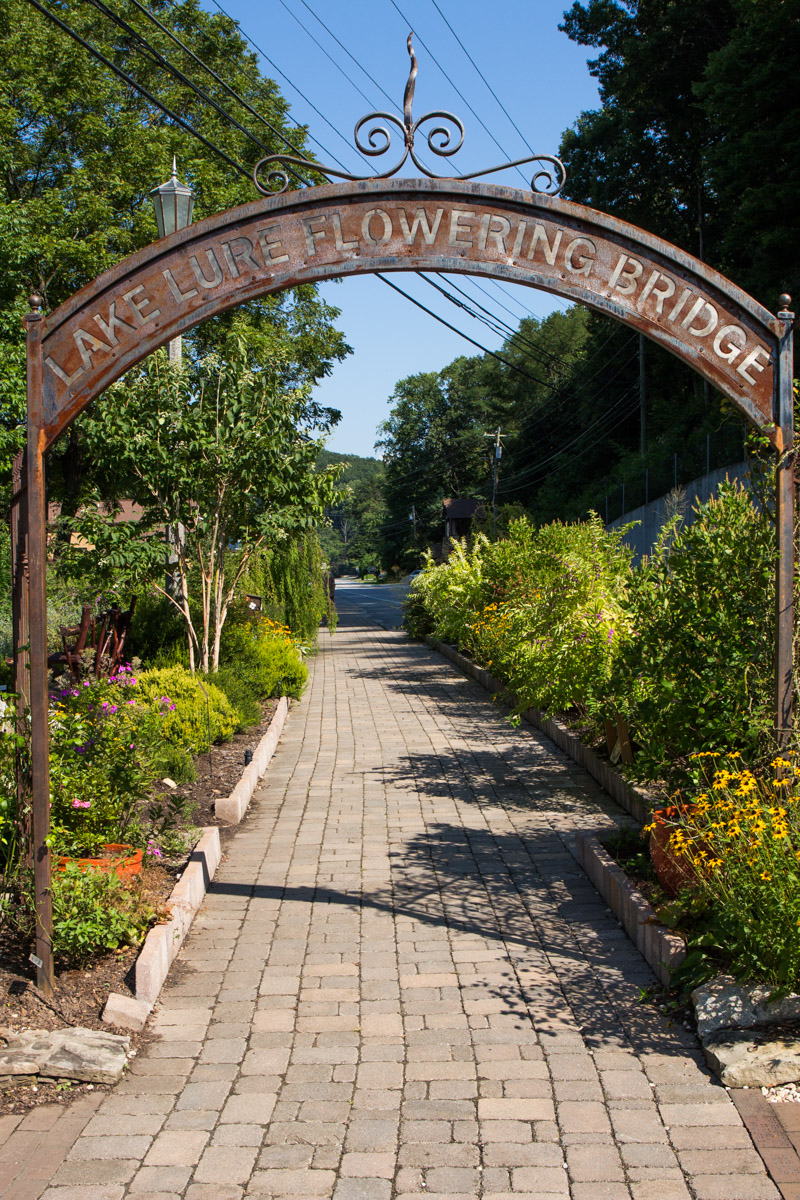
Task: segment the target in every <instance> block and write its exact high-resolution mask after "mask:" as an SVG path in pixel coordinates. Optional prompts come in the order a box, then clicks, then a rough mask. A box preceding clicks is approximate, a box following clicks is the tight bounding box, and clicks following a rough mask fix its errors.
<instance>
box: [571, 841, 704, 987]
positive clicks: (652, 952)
mask: <svg viewBox="0 0 800 1200" xmlns="http://www.w3.org/2000/svg"><path fill="white" fill-rule="evenodd" d="M575 842H576V846H577V858H578V862H579V863H580V865H581V866H582V867H583V869H584V871H585V872H586V874H587V875H588V876H589V879H590V880H591V882H592V883H593V885H594V886H595V888H596V889H597V891H598V892H599V893H600V895H601V896H602V897H603V899H604V900H605V902H606V904H607V905H608V907H609V908H610V909H611V911H612V912H613V914H614V916H615V917H616V918H617V920H618V921H619V922H620V923H621V924H622V927H623V929H624V930H625V932H626V933H627V935H628V937H629V938H630V939H631V941H632V942H633V943H634V945H635V946H636V948H637V949H638V951H639V953H640V954H641V955H642V957H643V958H644V959H645V961H646V962H647V964H648V966H649V967H650V968H651V970H652V971H653V974H654V975H655V976H656V978H657V979H658V981H659V983H661V984H663V985H664V987H669V973H670V968H671V967H672V968H675V967H677V966H678V965H679V964H680V963H681V962H683V959H684V958H685V957H686V943H685V942H684V940H683V938H682V937H680V936H679V935H678V934H677V933H674V932H673V930H671V929H668V928H667V926H666V925H662V924H661V922H660V921H659V920H658V918H657V917H656V914H655V910H654V909H653V907H652V906H651V905H650V904H648V902H647V901H646V900H645V898H644V896H643V895H642V893H641V892H640V891H639V889H638V888H636V887H634V885H633V884H632V883H631V881H630V879H628V876H627V875H626V874H625V872H624V871H623V870H622V868H621V867H620V866H619V865H618V864H617V863H615V862H614V860H613V858H611V856H610V855H609V854H607V853H606V852H605V850H604V849H603V847H602V846H601V845H600V843H599V841H598V840H597V838H596V837H593V836H592V835H591V834H588V833H578V834H577V835H576V837H575Z"/></svg>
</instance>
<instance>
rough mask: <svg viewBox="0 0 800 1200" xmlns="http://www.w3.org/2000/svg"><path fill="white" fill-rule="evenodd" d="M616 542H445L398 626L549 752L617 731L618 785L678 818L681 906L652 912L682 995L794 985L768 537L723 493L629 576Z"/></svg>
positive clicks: (747, 509)
mask: <svg viewBox="0 0 800 1200" xmlns="http://www.w3.org/2000/svg"><path fill="white" fill-rule="evenodd" d="M623 532H624V531H620V530H616V531H606V530H605V529H604V527H603V526H602V523H601V522H600V521H599V520H598V519H597V518H596V517H592V518H591V519H590V520H589V521H587V522H584V523H579V524H576V525H573V526H566V525H561V524H558V523H556V524H554V525H551V526H546V527H543V528H540V529H537V528H535V527H534V525H533V524H532V523H531V522H530V521H529V520H528V519H527V518H522V519H520V520H517V521H513V522H512V523H511V525H510V528H509V534H508V537H507V538H504V539H502V540H500V541H497V542H490V541H489V540H488V539H487V538H485V537H483V536H482V535H478V536H477V537H476V538H475V539H474V540H473V541H472V542H470V543H466V542H463V543H457V544H456V546H455V548H454V551H453V553H452V554H451V556H450V558H449V559H448V560H447V561H446V562H444V563H439V564H437V563H435V562H434V561H433V559H432V558H429V559H428V561H427V562H426V564H425V567H424V570H423V572H422V573H421V575H420V576H419V577H418V578H417V579H416V580H415V581H414V583H413V585H412V588H411V592H410V595H409V599H408V603H407V612H406V626H407V628H408V629H409V632H410V633H411V634H412V635H414V636H418V637H419V636H428V637H430V638H432V639H433V640H434V641H435V642H436V643H437V644H440V643H441V642H445V643H451V644H452V645H454V646H456V647H458V651H464V652H465V653H466V654H468V655H470V656H471V659H472V660H473V662H472V665H471V672H472V673H474V674H475V676H476V678H478V679H479V680H480V681H481V682H484V678H483V677H484V676H485V681H486V683H485V685H486V686H491V688H492V690H500V691H501V692H502V693H503V697H504V699H508V700H509V702H510V703H511V705H512V716H513V718H514V719H519V717H520V716H522V715H525V716H527V717H529V719H531V720H532V721H533V723H534V724H536V725H537V726H538V727H539V728H541V729H543V730H544V731H545V732H548V733H550V732H551V729H552V735H553V736H554V740H556V741H557V743H558V744H559V745H561V744H562V742H563V741H564V739H565V738H569V737H570V736H571V735H570V734H569V733H568V731H567V729H566V728H565V726H566V725H571V727H572V729H573V730H577V731H580V733H581V735H582V736H584V737H585V739H586V741H587V742H588V743H589V745H590V746H592V747H593V748H595V749H596V748H598V747H599V745H600V744H601V742H602V741H603V740H605V739H606V738H608V749H609V751H611V750H612V743H613V741H614V740H615V739H614V737H611V736H610V731H611V730H612V729H613V730H616V731H617V734H618V736H619V743H620V748H621V749H623V750H624V763H623V767H622V769H623V770H624V774H625V776H626V777H627V780H628V781H634V780H639V781H642V782H644V783H645V784H646V786H647V791H648V792H649V793H650V795H651V796H653V795H658V797H659V800H660V803H661V804H662V805H665V806H669V805H670V804H671V805H673V806H675V807H677V808H680V809H681V810H682V811H680V812H679V813H677V814H675V821H674V822H672V818H671V817H669V816H668V827H667V828H666V832H665V836H664V838H663V842H664V847H663V848H665V849H669V851H670V853H674V852H678V856H677V859H676V860H675V868H676V874H675V878H674V881H673V890H674V891H677V892H678V895H677V896H675V897H669V896H667V895H666V894H663V893H662V894H660V895H659V896H657V897H656V902H657V903H659V904H660V905H661V908H660V913H659V915H660V916H662V918H663V919H664V920H665V922H666V923H667V924H669V925H671V926H672V927H674V928H676V929H678V930H679V931H680V932H682V933H685V934H686V936H687V938H688V939H689V942H690V953H689V954H688V955H687V959H686V963H685V964H684V966H683V967H682V968H681V972H682V974H681V975H680V976H679V978H680V979H681V981H682V982H683V983H686V984H692V985H693V984H694V983H696V982H699V981H700V980H701V979H702V978H706V977H708V975H710V974H713V973H714V972H715V971H716V970H719V969H727V970H728V971H729V972H731V973H732V974H735V975H737V976H738V977H740V978H743V979H751V980H754V981H761V982H768V983H770V984H772V985H773V986H776V987H779V988H788V987H797V986H798V985H800V932H799V930H800V927H799V926H798V920H800V906H798V901H797V899H796V897H797V896H798V894H800V888H798V886H797V884H798V883H800V878H798V855H800V826H797V827H796V826H795V823H794V807H793V805H794V799H793V796H794V790H795V783H794V780H795V778H796V776H795V774H794V771H793V768H792V767H790V766H789V765H788V759H787V760H786V761H785V762H781V761H780V760H778V761H777V762H776V763H773V762H772V759H773V758H774V749H773V750H772V751H771V752H770V747H771V741H770V737H771V734H770V717H769V710H770V698H771V685H772V678H771V676H772V670H771V646H772V630H771V620H772V618H771V612H772V607H771V600H770V588H771V583H772V571H773V567H774V538H773V531H772V526H771V523H770V521H769V518H768V517H767V516H765V515H764V513H763V512H761V511H759V510H758V509H757V508H756V507H755V506H754V505H753V503H752V501H751V499H750V497H749V496H748V495H747V494H746V493H744V492H743V491H741V490H740V489H738V488H736V487H734V486H723V487H722V488H721V490H720V494H719V496H718V498H717V499H716V500H714V501H711V502H709V503H708V504H707V505H704V506H701V507H700V508H699V509H698V511H697V515H696V519H695V523H694V525H693V526H692V527H691V528H689V529H687V530H685V531H683V532H679V531H678V523H677V521H673V522H671V523H670V524H668V526H667V527H666V528H665V529H664V530H663V531H662V536H661V539H660V543H659V546H658V547H657V550H656V553H655V554H654V556H653V558H652V559H651V560H650V561H649V562H647V561H645V563H644V564H643V565H642V567H640V568H638V569H636V570H633V569H632V568H631V566H630V558H629V555H628V552H627V550H626V549H625V547H624V546H623V545H622V544H621V536H622V533H623ZM458 651H457V650H452V649H449V650H448V649H445V650H444V652H445V653H448V654H450V655H451V656H455V657H460V655H459V653H458ZM628 731H629V732H630V735H631V741H630V742H629V741H628V740H627V733H628ZM623 740H624V742H625V744H624V746H623ZM716 748H721V749H720V755H719V759H717V756H716V753H715V751H716ZM586 754H590V750H589V749H586ZM631 754H632V759H633V761H632V762H629V761H628V759H629V758H630V757H631ZM724 756H727V760H725V759H724ZM576 757H578V758H580V754H579V753H576ZM612 758H613V755H612ZM712 760H713V762H714V763H715V764H716V765H715V766H714V768H713V770H712V777H711V778H710V779H707V778H705V777H704V776H705V774H707V770H706V768H708V767H709V766H710V764H711V763H712ZM745 761H748V762H750V763H751V764H752V768H751V769H746V768H745V767H744V766H743V765H741V764H743V763H744V762H745ZM601 767H602V768H605V769H606V771H607V773H610V774H614V775H615V777H616V783H617V784H618V785H619V787H618V788H617V787H616V786H615V787H614V788H613V789H609V790H612V791H613V794H615V795H616V794H617V792H618V791H619V792H620V796H619V798H620V802H621V803H623V804H625V805H626V807H628V808H629V811H630V806H629V805H628V803H627V800H628V796H627V791H626V783H625V781H624V780H623V779H621V778H619V777H618V776H616V772H612V770H611V767H610V764H605V763H601V764H599V766H598V767H597V768H596V769H594V770H592V768H591V767H589V768H588V769H590V770H592V773H593V774H595V777H597V778H600V775H601V774H602V773H603V772H602V770H601V769H600V768H601ZM776 772H777V775H776ZM789 778H790V779H791V783H788V782H787V779H789ZM601 782H604V780H601ZM622 793H625V794H622ZM668 797H669V798H668ZM647 799H648V794H647V792H643V791H638V792H637V794H636V800H637V802H638V803H642V802H645V801H646V800H647ZM726 805H727V807H726ZM637 815H639V814H637ZM640 815H641V816H642V817H645V813H644V812H642V813H641V814H640ZM670 843H672V844H671V845H670ZM778 925H780V929H781V932H780V933H779V934H776V933H775V929H776V926H778ZM796 942H797V943H798V948H797V949H796V948H795V943H796Z"/></svg>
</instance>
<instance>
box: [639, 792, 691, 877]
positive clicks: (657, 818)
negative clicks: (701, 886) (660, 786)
mask: <svg viewBox="0 0 800 1200" xmlns="http://www.w3.org/2000/svg"><path fill="white" fill-rule="evenodd" d="M693 808H694V805H692V804H688V805H687V804H682V805H678V806H675V805H673V806H670V807H669V808H659V809H656V811H655V812H654V813H653V825H654V826H655V828H654V829H653V831H652V833H651V834H650V857H651V859H652V860H653V866H654V867H655V870H656V875H657V876H658V882H659V883H660V884H661V886H662V887H663V889H664V891H665V892H667V893H668V895H670V896H677V895H678V893H679V892H680V891H681V890H682V889H683V888H687V887H688V888H692V887H695V886H696V885H697V876H696V875H695V873H694V870H693V868H692V865H691V863H690V862H689V860H688V859H687V858H685V857H684V855H682V854H676V852H675V851H674V850H673V849H672V847H671V846H670V844H669V839H670V837H671V836H672V833H673V831H674V826H675V823H676V822H677V820H678V818H679V817H682V816H686V815H687V814H688V813H690V812H691V811H692V809H693ZM667 822H668V823H667Z"/></svg>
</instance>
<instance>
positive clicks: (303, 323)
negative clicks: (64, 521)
mask: <svg viewBox="0 0 800 1200" xmlns="http://www.w3.org/2000/svg"><path fill="white" fill-rule="evenodd" d="M149 8H150V9H151V10H152V11H153V13H154V14H155V15H156V16H157V17H158V19H159V21H160V22H161V23H162V24H163V25H164V26H165V27H166V29H167V30H168V31H169V33H172V34H174V35H175V36H177V37H179V38H180V39H181V41H182V42H183V43H184V44H185V45H186V46H187V47H188V48H189V50H191V51H193V52H194V53H195V54H196V55H197V56H198V57H199V58H200V59H201V60H202V61H203V62H204V63H206V64H207V65H208V66H209V67H211V68H212V69H213V70H215V71H216V72H217V73H218V74H219V75H220V76H221V77H222V78H224V79H225V80H227V81H228V82H229V84H230V86H231V87H232V88H234V89H235V90H236V91H237V92H238V93H239V94H240V95H241V96H242V97H243V98H244V100H245V101H246V102H247V103H248V104H249V105H250V106H251V108H252V109H253V110H254V111H255V113H258V114H260V118H259V117H256V116H255V115H254V114H253V112H250V111H248V110H247V109H246V108H244V107H243V106H242V105H241V104H239V103H238V102H237V101H235V100H234V99H233V98H232V97H231V96H230V95H229V93H228V92H227V90H226V89H225V88H224V87H223V86H222V84H220V83H219V82H217V81H216V80H215V79H213V78H212V77H211V76H210V75H209V74H207V73H206V72H204V71H203V70H202V68H201V67H200V66H199V65H198V64H197V63H196V62H195V61H194V60H193V59H192V58H191V57H190V55H189V54H188V52H187V51H184V50H182V49H180V48H179V47H176V45H175V43H174V42H173V41H172V40H171V38H170V36H169V33H167V32H163V31H162V30H160V29H158V28H157V27H156V26H155V25H154V24H153V23H152V22H151V21H150V20H149V19H148V18H147V16H146V15H145V14H144V13H142V12H141V11H140V9H138V8H137V7H136V6H135V4H133V3H132V2H131V0H117V3H116V4H115V5H114V11H115V12H116V13H117V14H119V15H120V16H121V17H122V18H123V19H124V20H125V21H127V22H128V23H129V24H130V26H131V27H132V29H133V30H134V31H135V32H136V33H138V34H141V35H142V36H143V37H145V38H147V39H148V40H149V41H151V42H152V43H153V44H154V45H155V47H156V48H157V49H158V51H159V52H160V53H161V54H163V55H164V56H165V57H167V58H169V59H170V60H171V61H172V62H174V64H175V65H176V66H178V67H179V68H180V69H181V70H182V71H184V72H185V73H186V74H187V75H189V76H191V78H192V79H193V80H196V81H197V83H198V84H200V85H202V87H203V88H204V89H205V91H206V92H207V93H208V94H209V95H210V96H211V97H212V98H213V99H214V100H216V102H217V103H218V104H219V105H220V106H222V107H224V108H226V109H227V110H229V111H230V112H232V113H233V114H234V115H235V117H236V120H237V121H238V122H239V123H240V124H241V125H242V126H243V127H244V129H246V130H247V131H249V133H251V134H252V135H253V136H255V137H256V138H258V139H259V140H260V141H261V143H263V146H264V147H265V148H264V149H262V148H261V147H260V146H259V145H258V144H256V143H255V142H254V141H252V140H251V139H250V138H249V137H248V136H246V135H245V134H244V133H241V132H240V131H238V130H236V129H235V128H233V127H232V126H231V124H230V123H229V122H228V121H227V120H225V119H224V117H223V116H221V115H220V113H219V112H217V111H215V110H214V109H213V108H212V107H210V106H209V105H208V104H207V103H205V101H203V100H202V99H201V98H200V97H198V96H197V95H196V94H195V93H194V92H193V91H192V90H191V89H190V88H189V87H188V86H186V85H185V84H183V83H180V82H178V81H177V80H175V79H174V78H172V77H171V76H170V74H169V73H168V72H167V71H166V69H165V68H164V67H163V66H161V65H159V64H158V63H157V62H156V61H154V59H153V58H152V57H151V56H150V55H148V54H147V53H146V52H144V53H143V52H141V47H140V45H139V44H138V43H137V40H136V37H135V36H132V35H130V34H127V33H125V32H123V31H121V30H120V29H119V28H118V27H117V26H116V25H115V24H114V22H113V21H112V20H110V19H109V18H108V17H107V16H105V15H101V14H100V13H99V12H98V9H97V8H95V7H93V6H92V5H89V4H86V5H70V6H69V7H68V8H66V7H60V8H58V14H57V15H60V16H61V17H62V18H63V19H64V20H66V21H67V22H68V23H69V24H71V25H72V26H73V27H75V28H76V29H77V31H78V32H79V33H80V34H81V35H82V36H83V37H84V38H86V39H88V40H89V41H90V42H91V43H92V44H94V45H95V46H97V47H98V49H100V50H101V51H102V52H103V53H104V54H105V55H106V57H107V58H109V59H110V60H111V61H112V62H113V63H115V64H116V65H117V66H119V67H120V68H121V69H123V70H124V71H126V72H127V73H128V74H130V75H132V76H133V77H134V78H135V79H137V80H138V81H139V82H140V83H141V84H142V85H143V86H144V87H146V88H147V89H148V90H149V91H150V92H151V94H153V95H154V96H155V97H156V98H157V99H159V100H160V101H161V102H162V103H164V104H166V105H167V106H169V107H170V108H171V109H172V110H173V111H175V112H176V113H177V114H178V115H179V116H181V117H182V118H184V119H185V120H187V121H188V122H189V123H190V124H191V125H192V126H193V127H194V128H195V129H197V130H198V131H199V132H200V133H202V134H203V135H204V136H205V137H206V138H208V139H209V141H211V142H212V143H214V144H215V145H217V146H219V147H221V148H223V149H224V151H225V153H227V154H228V156H229V157H230V158H231V159H233V160H234V161H236V162H238V163H241V164H242V166H243V168H244V171H245V173H244V174H241V173H239V172H238V171H237V170H236V168H235V167H234V166H232V165H231V164H230V163H226V162H224V161H223V160H222V159H221V158H219V157H218V156H217V155H216V154H215V153H214V152H213V151H212V150H210V149H208V148H207V147H205V146H203V145H202V144H201V143H200V142H199V141H197V140H196V139H195V138H194V137H193V136H192V135H191V134H190V133H188V132H186V131H185V130H183V129H181V128H179V127H178V126H177V125H176V124H175V123H173V122H172V121H171V120H170V119H169V118H167V117H166V116H165V115H164V114H163V113H161V112H160V110H159V109H158V108H156V107H155V106H154V105H152V104H151V103H150V102H149V101H147V100H146V99H144V98H143V97H142V96H141V95H140V94H139V93H138V92H136V91H135V90H134V89H133V88H132V87H131V86H129V85H128V84H127V83H125V82H123V81H122V80H120V79H118V78H117V77H116V76H115V75H113V74H112V73H111V72H110V71H109V70H108V69H107V68H106V67H104V66H102V65H101V64H100V63H98V62H97V61H96V59H94V58H93V57H92V55H91V54H89V53H88V51H86V50H84V49H83V48H82V47H81V46H79V45H77V44H76V43H75V42H74V41H73V40H72V39H71V38H69V37H68V36H67V35H66V34H65V33H63V32H62V31H61V30H59V29H57V28H55V27H54V26H53V25H51V24H50V23H49V22H48V21H47V20H46V19H45V17H43V16H42V15H41V14H39V13H38V12H36V10H34V9H33V8H32V7H31V6H30V5H28V4H27V3H25V0H5V2H4V3H3V4H2V5H0V64H1V65H0V80H1V84H2V85H1V86H0V405H1V406H2V408H1V410H0V411H1V416H0V479H1V478H2V477H3V475H5V476H7V475H8V471H9V468H10V460H11V457H13V453H14V451H15V450H16V449H17V448H18V447H19V446H20V445H21V444H22V440H23V438H24V430H23V428H22V421H23V415H24V407H25V370H24V335H23V329H22V325H21V321H20V318H21V316H22V314H23V312H24V311H25V310H26V308H27V297H28V294H29V293H30V292H31V291H36V292H39V293H40V294H41V295H42V296H43V298H44V302H45V309H46V310H47V309H51V308H54V307H56V306H57V305H58V304H60V303H61V302H62V301H63V300H65V299H67V297H69V296H70V295H71V294H72V293H73V292H75V291H77V290H78V289H79V288H80V287H82V286H83V285H84V284H85V283H87V282H89V281H90V280H91V279H93V278H94V277H95V276H96V275H98V274H99V273H100V272H101V271H103V270H105V269H106V268H108V267H110V266H111V265H112V264H113V263H115V262H117V261H118V260H119V259H120V258H122V257H123V256H125V255H127V254H130V253H132V252H133V251H134V250H136V249H137V248H139V247H141V246H143V245H146V244H147V243H148V242H151V241H153V240H154V239H155V237H156V236H157V235H156V226H155V220H154V217H153V213H152V209H151V205H150V203H149V201H148V193H149V191H150V190H151V188H152V187H153V186H154V185H155V184H157V183H160V182H161V181H162V180H163V179H164V178H165V176H166V174H167V173H168V169H169V164H170V163H171V161H172V156H173V154H176V155H177V157H178V162H179V171H180V173H181V175H182V176H183V177H184V178H186V179H187V180H188V182H189V183H190V184H191V186H192V187H193V188H194V190H195V192H196V194H197V201H196V206H195V215H196V217H198V218H200V217H203V216H206V215H208V214H210V213H214V212H217V211H219V210H221V209H225V208H229V207H231V206H232V205H235V204H239V203H243V202H245V201H250V200H252V199H254V191H253V185H252V182H251V181H250V180H249V178H247V173H248V172H249V171H250V170H251V169H252V167H253V165H254V163H255V162H256V160H257V159H258V158H260V157H262V155H263V154H265V153H268V152H273V151H277V150H279V149H285V148H286V142H287V140H288V141H290V142H291V143H292V144H293V145H295V146H298V147H300V149H301V150H302V151H303V152H304V153H305V138H306V133H305V129H304V128H302V127H298V126H296V125H294V124H293V123H292V121H291V119H290V115H289V110H288V105H287V103H286V101H285V100H284V99H283V98H282V96H281V95H280V93H279V91H278V88H277V86H276V84H275V83H274V82H273V81H272V80H270V79H267V78H265V77H264V76H262V75H261V73H260V71H259V68H258V62H257V58H256V56H255V55H254V54H252V53H250V52H249V51H248V49H247V45H246V43H245V41H244V39H243V38H242V36H241V34H240V33H239V31H238V29H237V27H236V24H235V22H234V21H232V20H230V19H228V18H227V17H225V16H221V15H215V16H212V15H211V14H209V13H207V12H206V11H205V10H204V9H203V8H201V7H200V4H199V3H198V2H197V0H183V2H181V3H173V2H172V0H152V2H151V3H150V5H149ZM337 315H338V313H337V310H336V309H334V308H331V307H330V306H328V305H325V304H323V303H321V302H320V301H319V299H318V298H317V296H316V291H315V289H314V288H313V287H311V286H306V287H304V288H300V289H297V290H296V291H293V292H286V293H281V294H280V295H279V296H277V297H271V298H263V299H261V300H258V301H253V302H251V303H249V304H248V305H246V306H245V307H244V308H242V309H241V310H238V311H237V312H236V313H232V314H228V315H227V316H225V317H221V318H219V319H218V320H215V321H213V322H210V323H209V324H208V325H207V326H206V327H205V328H201V329H199V330H197V331H195V333H194V334H192V335H191V336H190V338H189V349H191V348H192V344H194V346H195V347H196V350H197V352H198V353H200V354H206V353H208V352H209V351H210V350H212V349H217V350H222V349H224V344H225V342H226V340H227V339H229V338H230V337H236V336H239V335H240V334H241V332H242V330H243V328H245V327H246V328H247V330H248V331H249V332H250V333H252V334H253V336H252V337H251V338H249V340H248V345H249V349H250V353H251V356H252V362H254V363H255V362H256V361H265V360H266V357H267V355H268V354H275V355H276V356H277V358H278V359H279V360H280V361H281V363H282V364H283V366H284V369H286V370H287V371H291V372H292V375H291V377H290V378H288V379H286V380H285V383H286V386H288V387H298V386H301V385H302V384H303V383H306V382H313V381H314V380H315V379H317V378H319V377H320V375H321V374H325V373H326V371H327V370H329V369H330V364H331V362H332V361H334V360H335V359H337V358H341V357H343V356H344V355H345V354H346V353H347V352H348V347H347V346H346V344H345V341H344V338H343V337H342V335H341V334H339V333H337V332H336V330H335V329H334V328H333V326H332V322H333V320H334V319H335V317H336V316H337ZM289 342H292V344H293V346H294V351H293V352H292V353H289V352H288V350H287V345H288V343H289ZM79 443H80V439H79V437H78V435H77V434H75V435H72V436H71V437H70V438H69V439H68V441H67V442H66V448H65V447H64V446H63V445H62V447H60V448H59V450H58V451H57V452H56V455H55V457H56V459H57V460H60V461H55V462H52V463H51V464H50V465H51V467H52V468H53V470H52V473H51V478H52V480H53V482H54V484H55V485H56V486H58V485H59V483H60V484H61V486H62V487H65V489H66V492H67V496H66V499H67V506H68V507H71V508H74V507H75V506H76V505H77V502H78V498H79V496H78V490H79V484H80V481H81V479H82V476H83V473H84V471H85V469H86V460H85V456H82V455H81V452H80V444H79ZM65 456H66V459H65Z"/></svg>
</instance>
